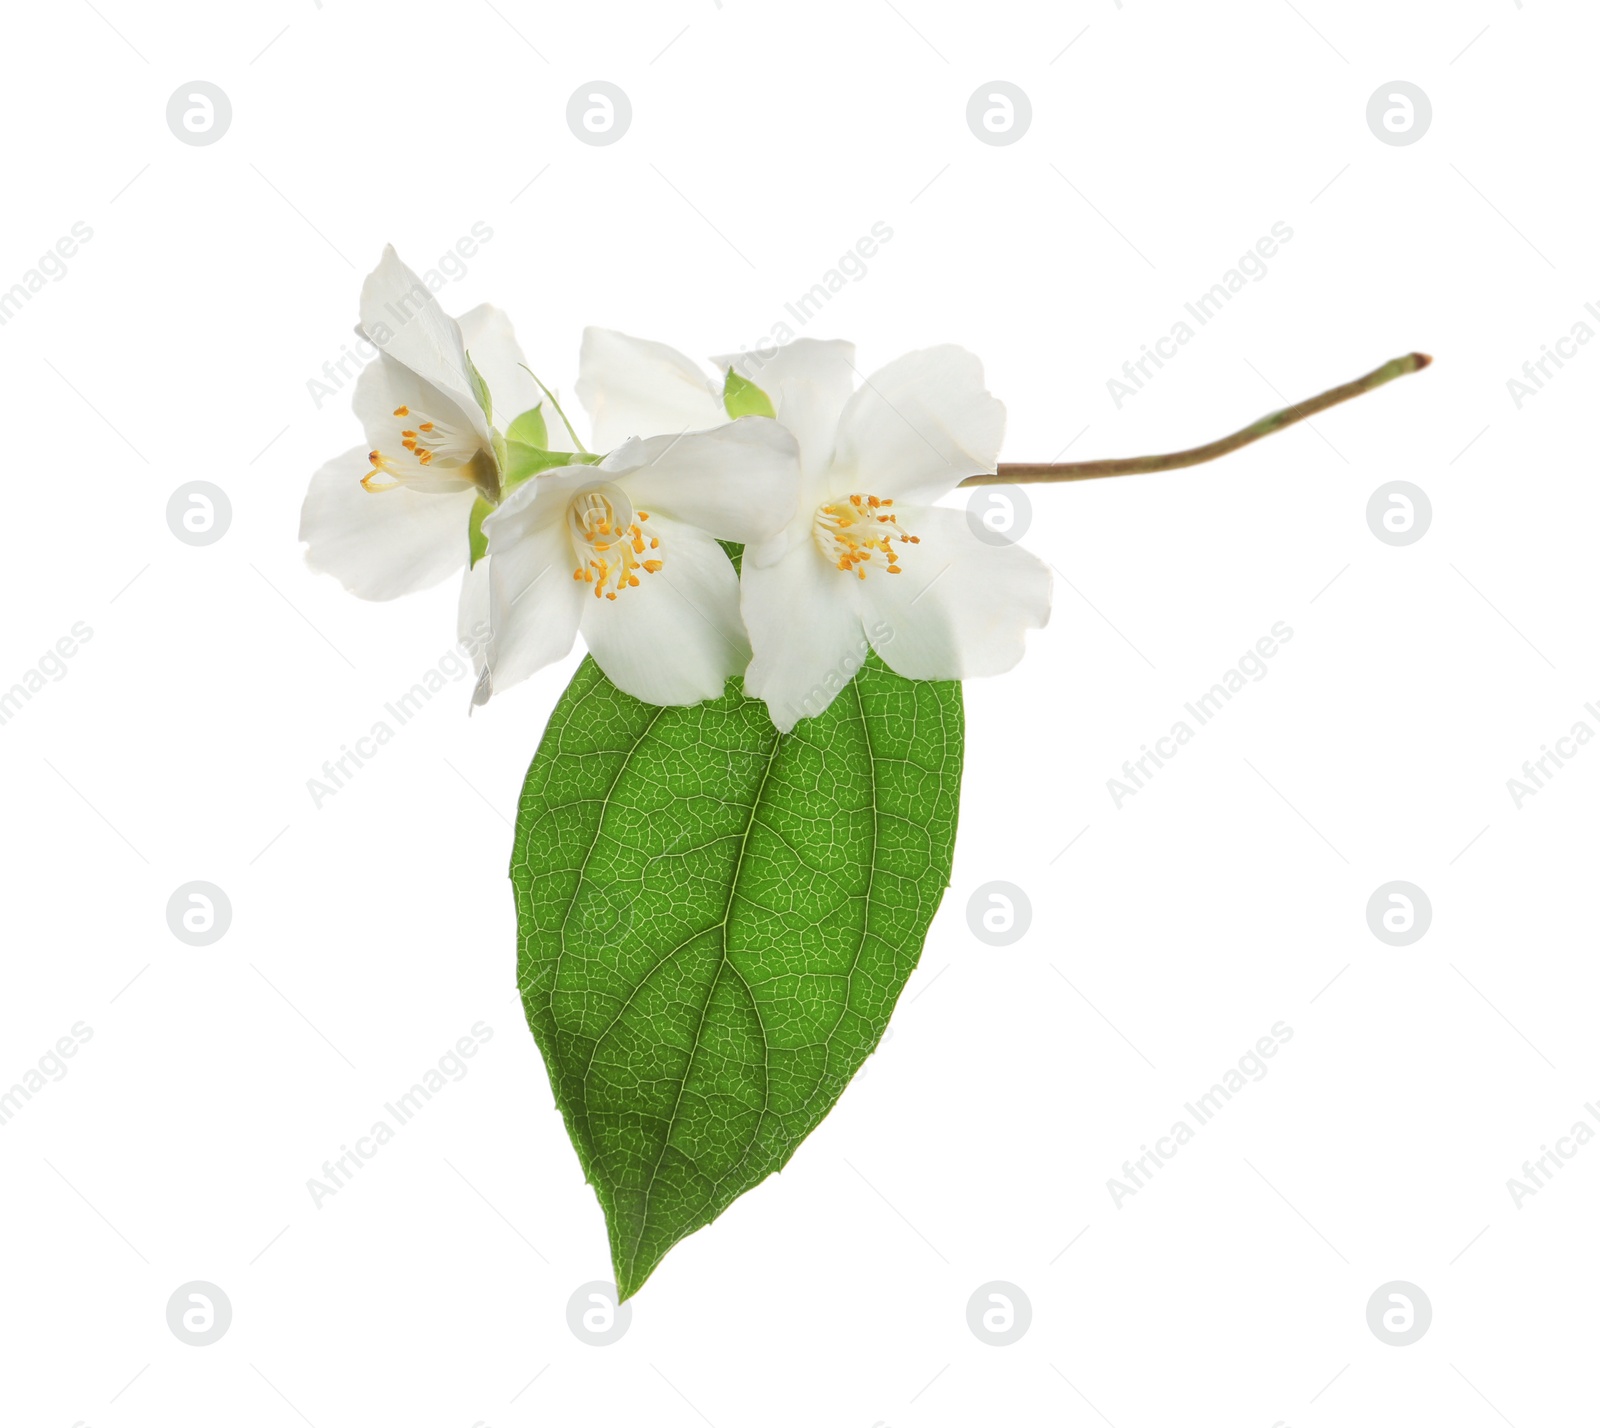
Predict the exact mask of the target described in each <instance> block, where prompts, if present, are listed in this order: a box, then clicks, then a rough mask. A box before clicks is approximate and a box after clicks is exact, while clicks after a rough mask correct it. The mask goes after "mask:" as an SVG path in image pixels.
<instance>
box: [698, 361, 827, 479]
mask: <svg viewBox="0 0 1600 1428" xmlns="http://www.w3.org/2000/svg"><path fill="white" fill-rule="evenodd" d="M714 360H715V361H716V364H717V367H718V369H719V370H721V371H726V370H727V369H728V368H729V367H732V368H733V370H734V371H736V372H737V373H738V374H739V375H740V376H741V377H743V378H745V379H746V380H747V381H751V382H754V383H755V384H756V386H758V387H760V388H761V390H762V391H764V392H765V393H766V394H767V395H768V396H769V397H770V398H772V406H773V410H774V411H775V412H776V414H777V418H778V420H779V421H780V422H782V423H783V424H784V426H786V427H788V428H789V430H790V431H792V432H793V433H794V437H795V440H796V441H797V442H798V443H799V445H800V469H801V472H802V473H803V476H804V477H805V478H807V480H806V481H803V482H802V490H803V491H804V490H805V489H806V486H807V485H809V483H810V482H812V481H817V480H820V478H821V476H822V473H823V472H825V471H826V470H827V469H828V467H829V465H830V464H831V463H832V461H833V447H834V442H835V439H836V437H837V434H838V430H839V417H840V414H841V413H842V412H843V411H844V407H845V403H846V402H848V401H849V400H850V393H851V392H852V391H853V390H854V388H855V375H856V369H855V360H856V348H855V344H854V343H853V342H839V341H827V342H824V341H819V340H818V339H816V338H814V337H799V338H796V339H795V340H794V341H793V342H787V343H785V344H784V345H783V346H782V347H780V348H778V349H777V350H776V351H773V349H772V348H770V347H769V348H765V349H760V348H758V349H757V350H756V351H754V352H741V353H740V354H739V355H738V356H737V357H718V358H716V359H714ZM815 495H816V500H815V501H813V502H812V504H813V505H816V504H819V503H820V502H821V500H822V498H823V495H824V492H823V491H822V490H821V489H820V488H818V490H817V491H816V492H815Z"/></svg>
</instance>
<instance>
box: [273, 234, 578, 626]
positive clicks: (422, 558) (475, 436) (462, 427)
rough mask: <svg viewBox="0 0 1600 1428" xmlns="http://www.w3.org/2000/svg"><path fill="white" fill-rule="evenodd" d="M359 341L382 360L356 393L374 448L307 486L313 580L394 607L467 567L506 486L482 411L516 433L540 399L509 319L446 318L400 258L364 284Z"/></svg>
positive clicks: (490, 315)
mask: <svg viewBox="0 0 1600 1428" xmlns="http://www.w3.org/2000/svg"><path fill="white" fill-rule="evenodd" d="M360 330H361V332H362V334H363V335H364V336H365V337H366V338H367V340H368V341H370V342H371V343H373V345H374V346H376V347H377V348H378V349H379V356H378V358H377V359H376V360H375V361H373V362H371V363H370V364H368V366H367V367H366V368H365V369H363V371H362V373H361V376H360V377H359V378H358V379H357V382H356V389H355V411H356V415H357V417H358V418H359V419H360V421H361V424H362V427H363V428H364V430H365V433H366V445H364V446H361V447H356V448H353V449H352V450H350V451H347V452H345V453H344V454H343V455H342V456H338V457H335V458H334V459H333V460H332V461H330V462H328V463H327V464H326V465H325V466H323V467H322V468H321V469H320V470H318V471H317V473H316V474H315V475H314V476H313V477H312V478H311V487H310V490H309V491H307V493H306V499H305V504H304V506H303V507H302V508H301V513H300V539H301V540H302V541H304V542H306V544H307V546H308V549H307V551H306V560H307V563H308V564H310V566H311V568H312V569H313V570H318V571H325V572H327V573H328V574H331V575H334V576H337V577H338V579H339V580H340V581H341V582H342V583H343V584H344V586H345V588H346V589H348V590H350V591H352V592H353V593H354V594H356V595H359V596H361V597H362V598H363V599H366V600H391V599H393V598H395V597H396V596H398V595H404V594H407V593H409V592H410V591H413V590H424V589H427V588H428V587H429V586H432V585H437V584H438V583H439V582H440V581H441V580H445V579H447V578H448V577H449V576H451V575H453V574H455V572H456V571H458V570H461V569H462V568H463V567H464V566H465V565H466V564H467V556H468V536H467V523H468V519H469V517H470V515H471V513H472V508H473V505H474V503H475V502H476V501H477V500H479V499H480V498H482V499H484V500H485V501H487V502H491V503H492V502H494V501H496V500H498V499H499V495H500V490H501V484H502V480H503V459H504V458H503V454H504V442H503V439H502V438H501V437H500V434H499V433H498V432H497V431H496V430H495V427H494V425H493V423H492V422H491V420H490V417H489V415H488V414H487V413H486V411H485V409H484V408H485V405H486V404H487V405H489V406H490V407H491V409H492V411H493V413H494V416H495V418H496V419H497V420H499V421H500V422H502V423H509V422H511V421H512V420H513V419H514V418H516V417H517V416H519V415H521V414H522V413H523V412H525V411H528V410H529V409H531V408H533V407H536V406H538V405H539V404H540V399H541V393H540V392H539V390H538V387H537V384H536V383H535V382H534V380H533V378H532V377H531V376H530V375H529V374H528V372H527V370H526V368H525V367H523V365H522V362H523V356H522V352H521V349H520V348H519V347H518V346H517V340H516V337H515V335H514V334H513V333H512V330H511V322H510V319H509V318H507V316H506V315H505V313H503V312H501V311H500V310H499V309H497V308H493V307H488V306H482V307H475V308H473V309H472V310H471V311H470V312H467V313H464V314H462V316H461V317H460V318H459V319H456V318H452V317H449V316H448V315H447V314H446V313H445V312H444V310H443V309H442V308H441V307H440V306H439V303H438V300H437V299H436V298H435V297H434V295H433V294H432V293H430V292H429V291H428V289H427V287H426V286H425V285H424V284H423V281H422V279H421V278H419V277H418V276H417V275H416V274H415V273H414V272H412V270H411V269H410V268H408V267H407V266H406V265H405V264H404V263H402V262H401V261H400V259H399V257H398V256H397V255H396V254H395V251H394V249H393V248H392V247H389V248H386V249H384V253H383V258H382V260H381V261H380V262H379V264H378V266H377V267H376V268H375V269H374V270H373V271H372V273H371V274H370V275H369V276H368V277H367V280H366V282H365V283H364V284H363V285H362V288H361V326H360ZM547 409H548V408H547ZM552 417H553V413H552ZM551 427H552V431H551V439H552V441H555V440H556V435H557V430H558V429H559V435H560V436H561V437H562V438H568V437H570V433H569V432H568V431H567V430H566V428H565V426H564V425H559V427H558V423H557V422H556V421H554V420H552V422H551Z"/></svg>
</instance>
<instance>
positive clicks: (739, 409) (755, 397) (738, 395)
mask: <svg viewBox="0 0 1600 1428" xmlns="http://www.w3.org/2000/svg"><path fill="white" fill-rule="evenodd" d="M722 405H723V408H724V409H725V410H726V411H727V413H728V415H729V416H730V417H732V418H734V420H736V421H737V420H738V419H739V418H740V417H742V416H764V417H769V416H775V415H777V413H776V412H775V411H774V410H773V406H772V398H771V397H769V396H768V395H767V394H766V393H765V392H763V391H762V390H761V388H760V387H758V386H756V384H755V383H754V382H752V381H750V380H749V379H748V378H746V377H741V376H740V375H739V374H738V373H737V372H735V371H734V370H733V368H732V367H729V368H728V376H727V380H726V381H724V382H723V384H722Z"/></svg>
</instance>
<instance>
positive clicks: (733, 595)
mask: <svg viewBox="0 0 1600 1428" xmlns="http://www.w3.org/2000/svg"><path fill="white" fill-rule="evenodd" d="M650 533H651V534H652V535H654V536H656V537H657V538H658V539H659V540H660V541H661V546H660V548H659V549H658V550H655V551H652V552H651V554H652V556H654V557H658V558H659V559H660V560H661V569H660V570H658V571H656V572H655V574H654V575H648V574H646V575H641V576H640V577H639V583H638V584H637V585H635V586H631V587H629V588H627V589H625V590H623V591H622V592H621V593H620V594H619V595H618V596H617V598H616V599H615V600H607V599H604V598H602V597H597V596H596V595H595V594H594V592H593V587H591V586H588V585H581V586H579V587H578V588H579V589H581V590H582V591H583V592H584V593H585V594H586V595H587V596H588V599H586V600H585V601H584V602H583V614H582V616H581V621H582V629H583V638H584V642H585V643H586V644H587V645H588V646H589V653H590V654H592V655H593V656H594V658H595V663H596V664H598V665H599V666H600V668H601V669H603V670H604V671H605V675H606V678H607V679H609V680H610V681H611V682H612V683H613V684H614V685H616V686H617V688H618V689H620V690H622V691H623V692H624V693H626V694H631V695H633V697H634V698H635V699H642V700H644V702H645V703H646V704H698V703H699V702H700V701H701V700H702V699H717V698H720V697H721V695H722V693H723V686H724V685H725V684H726V683H727V681H728V680H729V679H730V678H731V677H732V676H733V675H736V674H738V673H740V672H741V671H742V670H743V669H744V667H745V665H746V664H748V663H749V661H750V645H749V643H748V641H747V640H746V639H745V633H744V625H743V624H742V623H741V621H740V619H739V577H738V575H737V574H736V573H735V571H734V568H733V565H732V563H731V562H730V561H729V560H728V557H727V556H726V555H724V554H723V553H722V547H721V546H719V545H718V544H717V543H716V541H714V540H712V539H711V537H710V536H708V535H706V534H705V533H704V532H703V531H699V530H696V529H695V528H694V527H693V526H687V525H683V524H682V523H681V522H678V521H673V520H668V519H665V518H659V517H658V518H653V519H652V520H651V522H650Z"/></svg>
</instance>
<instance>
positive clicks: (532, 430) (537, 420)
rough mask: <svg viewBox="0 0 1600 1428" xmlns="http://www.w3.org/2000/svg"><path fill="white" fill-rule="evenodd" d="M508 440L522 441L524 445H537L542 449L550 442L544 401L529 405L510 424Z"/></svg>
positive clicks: (507, 431) (507, 434)
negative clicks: (545, 421) (533, 405)
mask: <svg viewBox="0 0 1600 1428" xmlns="http://www.w3.org/2000/svg"><path fill="white" fill-rule="evenodd" d="M506 440H507V441H520V442H521V443H522V444H523V445H524V446H536V447H539V448H540V449H541V450H542V449H543V448H544V447H545V446H547V445H548V444H549V441H550V433H549V432H548V431H547V430H546V429H545V424H544V403H543V402H541V403H540V404H539V405H538V406H536V407H529V408H528V410H527V411H525V412H523V414H522V415H521V416H519V417H518V418H517V419H516V420H515V421H514V422H512V423H511V425H510V426H508V427H507V428H506Z"/></svg>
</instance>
